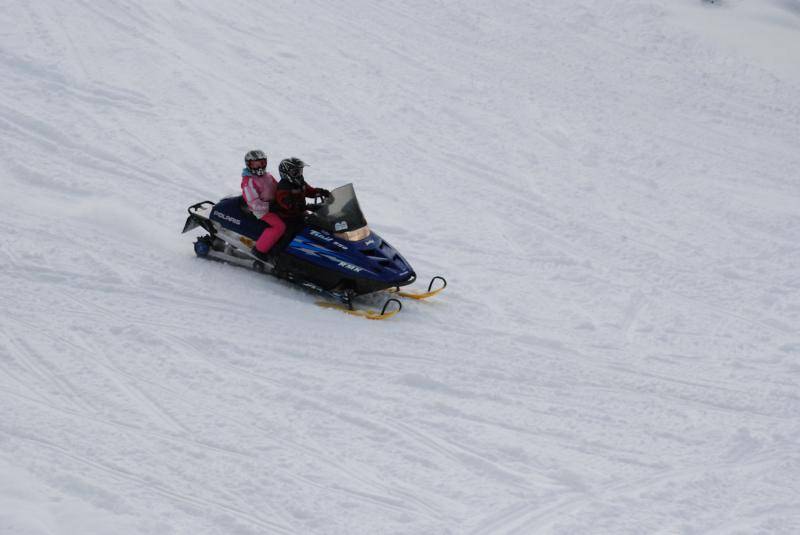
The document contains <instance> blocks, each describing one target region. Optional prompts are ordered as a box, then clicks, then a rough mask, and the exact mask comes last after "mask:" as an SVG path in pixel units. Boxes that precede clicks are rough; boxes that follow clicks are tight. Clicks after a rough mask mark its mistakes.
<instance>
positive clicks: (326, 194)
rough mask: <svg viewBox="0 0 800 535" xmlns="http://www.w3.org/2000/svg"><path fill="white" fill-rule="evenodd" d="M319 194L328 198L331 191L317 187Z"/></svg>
mask: <svg viewBox="0 0 800 535" xmlns="http://www.w3.org/2000/svg"><path fill="white" fill-rule="evenodd" d="M317 195H318V196H319V197H322V198H323V199H327V198H328V197H330V196H331V192H330V191H328V190H326V189H325V188H317Z"/></svg>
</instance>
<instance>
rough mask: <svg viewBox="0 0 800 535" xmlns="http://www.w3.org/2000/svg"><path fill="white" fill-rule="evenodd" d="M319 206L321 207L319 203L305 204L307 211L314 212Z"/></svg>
mask: <svg viewBox="0 0 800 535" xmlns="http://www.w3.org/2000/svg"><path fill="white" fill-rule="evenodd" d="M320 208H322V205H321V204H307V205H306V210H308V211H309V212H316V211H317V210H319V209H320Z"/></svg>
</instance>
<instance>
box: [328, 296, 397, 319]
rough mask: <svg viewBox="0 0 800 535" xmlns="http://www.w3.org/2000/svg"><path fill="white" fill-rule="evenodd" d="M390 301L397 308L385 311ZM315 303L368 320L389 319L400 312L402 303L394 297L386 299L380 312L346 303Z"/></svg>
mask: <svg viewBox="0 0 800 535" xmlns="http://www.w3.org/2000/svg"><path fill="white" fill-rule="evenodd" d="M391 303H394V304H396V305H397V308H395V309H393V310H389V311H387V308H388V307H389V305H390V304H391ZM316 304H317V306H319V307H322V308H331V309H334V310H339V311H341V312H344V313H345V314H350V315H352V316H358V317H361V318H365V319H368V320H385V319H389V318H391V317H392V316H394V315H395V314H397V313H398V312H400V311H401V310H402V309H403V304H402V303H401V302H400V301H398V300H397V299H394V298H392V299H388V300H387V301H386V302H385V303H384V304H383V308H382V309H381V311H380V312H377V311H375V310H370V309H360V308H353V307H352V304H350V305H348V304H346V303H331V302H330V301H317V303H316Z"/></svg>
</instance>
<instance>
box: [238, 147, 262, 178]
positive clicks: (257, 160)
mask: <svg viewBox="0 0 800 535" xmlns="http://www.w3.org/2000/svg"><path fill="white" fill-rule="evenodd" d="M244 165H245V166H246V167H247V168H248V169H249V170H250V171H251V172H252V173H254V174H256V175H259V176H260V175H263V174H264V173H266V172H267V155H266V154H264V151H263V150H251V151H249V152H248V153H247V154H245V155H244Z"/></svg>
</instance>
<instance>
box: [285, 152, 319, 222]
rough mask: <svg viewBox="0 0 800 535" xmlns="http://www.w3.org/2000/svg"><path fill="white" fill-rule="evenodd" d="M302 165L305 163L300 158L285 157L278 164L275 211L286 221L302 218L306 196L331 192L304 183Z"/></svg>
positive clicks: (317, 195) (310, 197)
mask: <svg viewBox="0 0 800 535" xmlns="http://www.w3.org/2000/svg"><path fill="white" fill-rule="evenodd" d="M304 167H306V164H305V162H303V160H301V159H300V158H286V159H285V160H281V163H280V164H279V165H278V173H280V176H281V180H280V182H278V189H277V191H276V192H275V202H276V204H277V207H276V210H275V212H276V213H277V214H278V215H279V216H280V217H281V219H283V220H284V222H286V223H289V222H292V221H293V220H296V219H302V218H303V214H304V213H305V211H306V210H307V207H306V198H309V199H313V198H315V197H327V196H328V195H330V194H331V192H330V191H328V190H326V189H323V188H315V187H313V186H310V185H308V184H306V181H305V178H303V168H304Z"/></svg>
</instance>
